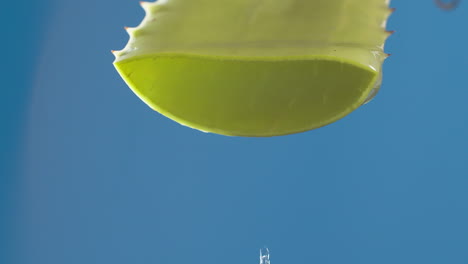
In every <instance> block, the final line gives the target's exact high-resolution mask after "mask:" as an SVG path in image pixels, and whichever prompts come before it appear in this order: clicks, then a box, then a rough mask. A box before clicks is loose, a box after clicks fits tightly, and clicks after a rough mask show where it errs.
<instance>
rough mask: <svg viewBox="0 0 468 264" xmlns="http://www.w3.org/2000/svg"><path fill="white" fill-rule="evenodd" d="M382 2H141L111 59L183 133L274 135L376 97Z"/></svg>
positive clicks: (311, 125)
mask: <svg viewBox="0 0 468 264" xmlns="http://www.w3.org/2000/svg"><path fill="white" fill-rule="evenodd" d="M388 2H389V1H388V0H359V1H354V0H353V1H349V0H307V1H304V0H262V1H252V0H235V1H231V0H164V1H158V2H155V3H147V2H143V3H142V6H143V8H144V9H145V11H146V17H145V19H144V20H143V22H142V23H141V25H140V26H138V27H137V28H132V29H128V31H129V34H130V40H129V43H128V44H127V46H126V47H125V48H124V49H123V50H121V51H116V52H114V54H115V55H116V60H115V62H114V65H115V67H116V68H117V70H118V72H119V73H120V75H121V76H122V77H123V79H124V80H125V81H126V83H127V84H128V85H129V86H130V87H131V89H132V90H133V91H134V92H135V93H136V94H137V95H138V96H139V97H140V98H141V99H142V100H143V101H144V102H145V103H146V104H148V105H149V106H150V107H151V108H153V109H154V110H156V111H158V112H160V113H161V114H163V115H165V116H167V117H169V118H171V119H173V120H175V121H177V122H179V123H181V124H183V125H186V126H189V127H192V128H196V129H199V130H202V131H207V132H213V133H218V134H223V135H232V136H277V135H285V134H292V133H298V132H303V131H307V130H311V129H315V128H318V127H321V126H324V125H327V124H330V123H332V122H334V121H336V120H338V119H340V118H342V117H344V116H346V115H347V114H349V113H350V112H352V111H353V110H355V109H356V108H358V107H359V106H361V105H362V104H364V103H365V102H367V101H369V100H370V99H371V98H372V97H373V96H374V95H375V94H376V93H377V91H378V89H379V87H380V83H381V78H382V63H383V61H384V59H385V58H387V57H388V54H385V53H384V51H383V48H384V42H385V40H386V39H387V37H388V36H389V35H391V34H392V32H390V31H386V30H385V24H386V20H387V18H388V16H389V15H390V14H391V13H392V11H393V10H392V9H390V8H388Z"/></svg>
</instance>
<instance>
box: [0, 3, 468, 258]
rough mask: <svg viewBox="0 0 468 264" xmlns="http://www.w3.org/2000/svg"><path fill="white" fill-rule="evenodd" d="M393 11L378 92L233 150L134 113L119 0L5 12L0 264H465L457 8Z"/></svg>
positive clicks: (460, 18) (465, 144) (466, 57)
mask: <svg viewBox="0 0 468 264" xmlns="http://www.w3.org/2000/svg"><path fill="white" fill-rule="evenodd" d="M463 4H466V3H462V6H460V8H459V9H458V10H456V11H454V12H444V11H441V10H439V9H437V8H436V7H435V6H434V4H433V3H432V1H429V0H427V1H394V2H393V3H392V6H393V7H396V8H397V11H396V12H395V13H394V15H393V16H392V17H391V19H390V21H389V24H388V28H389V29H395V30H397V33H396V34H394V35H393V36H392V37H391V38H390V39H389V41H388V42H387V45H386V51H387V52H389V53H392V54H393V56H392V57H391V58H390V59H388V60H387V61H386V63H385V66H384V71H385V78H384V84H383V86H382V90H381V92H380V93H379V95H378V96H377V97H376V99H374V101H372V102H371V103H370V104H368V105H365V106H364V107H362V108H360V109H358V110H357V111H356V112H354V113H352V114H351V115H350V116H348V117H346V118H344V119H343V120H340V121H339V122H337V123H334V124H332V125H329V126H327V127H324V128H321V129H318V130H314V131H310V132H307V133H302V134H297V135H291V136H285V137H276V138H263V139H258V138H255V139H252V138H232V137H224V136H218V135H213V134H205V133H201V132H198V131H196V130H192V129H189V128H186V127H183V126H180V125H178V124H176V123H174V122H173V121H171V120H169V119H167V118H165V117H163V116H161V115H159V114H156V113H155V112H153V111H152V110H150V109H149V108H148V107H147V106H146V105H144V104H143V103H142V102H141V101H140V100H139V99H138V98H137V97H136V96H135V95H134V94H133V93H132V92H131V91H130V90H129V89H128V88H127V87H126V85H125V84H124V83H123V81H122V80H121V78H120V77H119V76H118V74H117V73H116V71H115V70H114V68H113V66H112V61H113V55H112V54H111V53H110V52H109V51H110V50H111V49H120V48H122V47H123V46H124V45H125V43H126V42H127V39H128V37H127V35H126V33H125V32H124V30H123V27H124V26H135V25H137V24H139V22H140V21H141V19H142V18H143V15H144V13H143V11H142V10H141V8H140V7H139V5H138V2H137V1H133V0H119V1H115V0H100V1H92V0H81V1H72V0H60V1H59V0H41V1H33V0H30V1H28V2H27V5H25V2H24V1H20V2H18V3H14V2H13V1H9V2H7V3H4V4H2V8H1V9H2V11H1V12H2V14H1V16H0V19H1V20H2V21H1V22H2V23H1V24H2V31H3V33H2V34H3V39H2V43H1V44H0V45H1V46H2V50H3V53H2V58H3V60H2V63H1V64H0V67H1V72H2V96H0V107H1V109H0V110H1V111H0V118H1V130H0V146H1V148H0V158H1V159H0V176H1V177H0V216H1V218H0V263H6V264H64V263H67V264H75V263H76V264H83V263H87V264H92V263H96V264H97V263H99V264H102V263H113V264H120V263H122V264H123V263H125V264H128V263H158V264H159V263H161V264H163V263H164V264H180V263H204V264H215V263H216V264H218V263H223V264H240V263H242V264H247V263H258V250H259V249H260V247H263V246H265V245H266V246H268V247H269V248H270V250H271V255H272V256H271V257H272V263H273V264H280V263H284V264H286V263H321V264H325V263H331V264H335V263H336V264H341V263H356V264H358V263H359V264H367V263H368V264H375V263H379V264H384V263H389V264H390V263H392V264H393V263H400V264H406V263H407V264H410V263H411V264H413V263H425V264H431V263H434V264H436V263H437V264H440V263H451V264H462V263H463V264H466V263H467V262H468V250H467V248H468V225H467V223H468V205H467V202H468V192H467V189H468V138H467V136H468V117H467V108H466V105H467V104H466V99H467V98H468V89H467V86H466V76H467V69H468V53H467V51H466V50H467V47H468V37H467V34H466V28H467V26H468V19H467V18H466V17H467V14H468V10H467V5H463Z"/></svg>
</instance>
